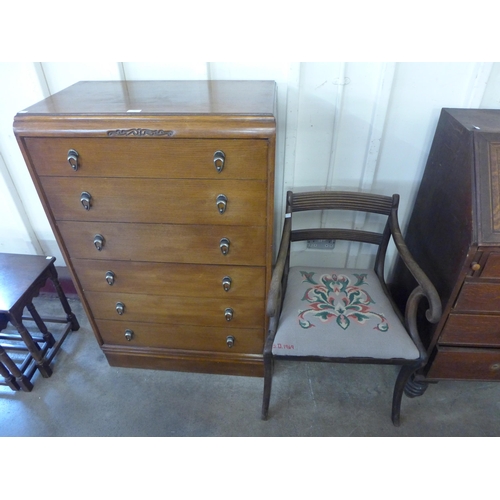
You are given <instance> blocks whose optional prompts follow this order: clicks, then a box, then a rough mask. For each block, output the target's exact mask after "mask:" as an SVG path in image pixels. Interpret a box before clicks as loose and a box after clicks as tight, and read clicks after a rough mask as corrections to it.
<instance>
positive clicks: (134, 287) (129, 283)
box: [72, 259, 266, 299]
mask: <svg viewBox="0 0 500 500" xmlns="http://www.w3.org/2000/svg"><path fill="white" fill-rule="evenodd" d="M72 263H73V267H74V268H75V271H76V273H77V275H78V278H79V280H80V284H81V285H82V287H83V290H84V291H96V292H115V293H116V292H120V293H138V294H150V295H179V296H183V297H185V296H187V297H214V298H216V297H218V298H224V299H225V298H230V297H250V298H262V299H263V298H264V297H265V293H266V290H265V268H264V267H246V266H204V265H194V264H167V263H157V262H126V261H108V260H84V259H73V261H72ZM108 272H111V273H112V275H111V276H110V277H109V279H110V281H111V283H112V284H111V285H109V284H108V281H107V279H106V274H107V273H108ZM225 277H229V278H230V284H229V290H228V291H225V288H224V284H223V280H224V278H225ZM226 286H227V285H226Z"/></svg>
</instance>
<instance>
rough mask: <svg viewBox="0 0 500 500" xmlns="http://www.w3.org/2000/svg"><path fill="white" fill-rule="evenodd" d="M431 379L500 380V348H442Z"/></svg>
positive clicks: (431, 371) (434, 363)
mask: <svg viewBox="0 0 500 500" xmlns="http://www.w3.org/2000/svg"><path fill="white" fill-rule="evenodd" d="M427 378H430V379H454V380H488V381H489V380H500V349H466V348H464V349H460V348H445V347H443V348H441V349H439V350H438V353H437V355H436V358H435V359H434V362H433V363H432V366H431V368H430V370H429V373H428V374H427Z"/></svg>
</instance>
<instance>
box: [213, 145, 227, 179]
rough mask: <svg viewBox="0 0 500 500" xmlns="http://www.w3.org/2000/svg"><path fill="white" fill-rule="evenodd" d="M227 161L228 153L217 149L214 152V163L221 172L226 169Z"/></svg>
mask: <svg viewBox="0 0 500 500" xmlns="http://www.w3.org/2000/svg"><path fill="white" fill-rule="evenodd" d="M225 161H226V155H225V154H224V151H220V150H219V151H216V152H215V153H214V165H215V170H217V172H218V173H219V174H220V173H221V172H222V170H223V169H224V163H225Z"/></svg>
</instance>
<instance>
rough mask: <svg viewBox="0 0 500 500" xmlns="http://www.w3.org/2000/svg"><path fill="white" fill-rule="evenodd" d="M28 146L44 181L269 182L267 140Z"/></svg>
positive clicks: (37, 142)
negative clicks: (73, 158) (219, 158)
mask: <svg viewBox="0 0 500 500" xmlns="http://www.w3.org/2000/svg"><path fill="white" fill-rule="evenodd" d="M25 142H26V146H27V149H28V152H29V155H30V157H31V160H32V162H33V163H34V166H35V170H36V171H37V173H38V175H39V176H45V175H51V176H68V177H73V178H75V177H79V176H86V177H135V178H137V177H143V178H148V177H149V178H161V177H163V178H169V179H186V178H190V179H193V178H196V179H261V180H265V179H267V150H268V143H267V140H259V139H248V140H247V139H241V140H240V139H234V140H233V139H221V140H219V139H217V140H216V139H169V138H163V139H161V138H160V139H158V138H156V139H151V138H143V137H140V138H135V139H134V138H131V139H125V138H108V139H105V138H103V139H97V138H93V139H83V138H74V139H73V138H71V139H66V138H53V139H52V138H37V137H31V138H26V139H25ZM71 149H73V150H75V151H76V152H77V153H78V166H77V170H76V171H75V170H74V169H73V168H72V167H71V165H70V163H69V162H68V151H69V150H71ZM219 150H220V151H223V152H224V155H225V160H224V167H223V169H222V171H221V172H220V173H219V172H218V171H217V169H216V167H215V163H214V154H215V152H216V151H219ZM219 163H220V162H217V164H219Z"/></svg>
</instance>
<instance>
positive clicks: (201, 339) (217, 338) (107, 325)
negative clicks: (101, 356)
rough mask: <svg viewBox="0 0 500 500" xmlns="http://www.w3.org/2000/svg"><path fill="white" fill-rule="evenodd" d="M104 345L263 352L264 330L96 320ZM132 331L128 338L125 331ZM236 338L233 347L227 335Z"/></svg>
mask: <svg viewBox="0 0 500 500" xmlns="http://www.w3.org/2000/svg"><path fill="white" fill-rule="evenodd" d="M96 322H97V326H98V328H99V331H100V334H101V337H102V339H103V341H104V344H112V345H123V346H130V347H162V348H165V349H186V350H195V351H218V352H227V353H237V354H238V353H247V354H261V353H262V348H263V338H264V334H263V330H262V329H258V328H216V327H202V326H192V325H189V326H186V325H170V324H158V323H138V322H133V321H129V322H123V321H111V320H97V321H96ZM126 330H131V331H132V332H133V333H132V338H131V340H127V339H126V337H125V331H126ZM229 336H231V337H233V338H234V343H233V346H232V347H229V346H228V342H227V337H229Z"/></svg>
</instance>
